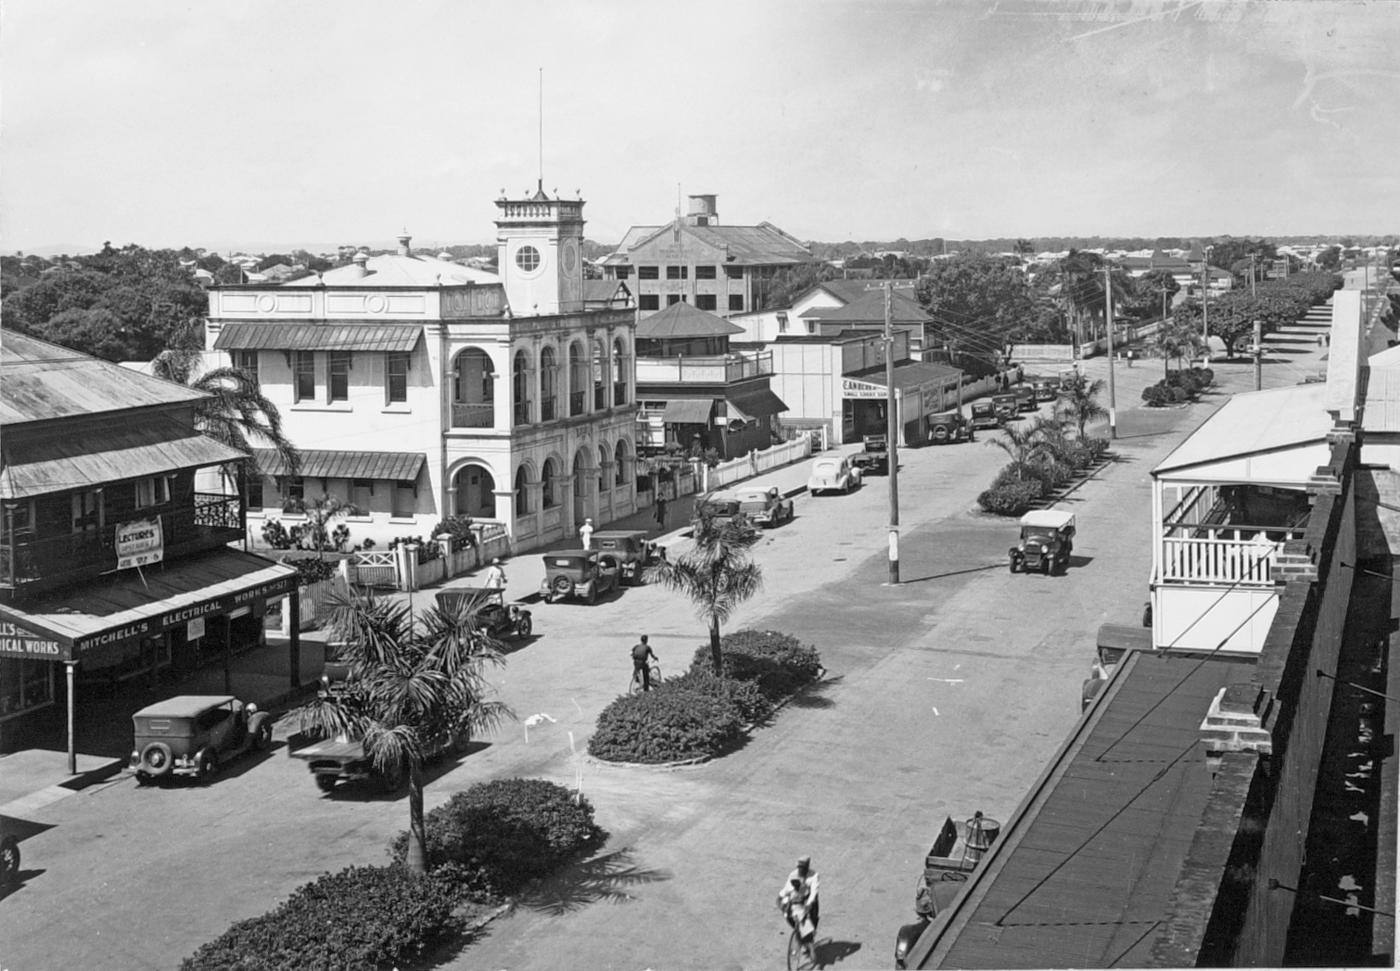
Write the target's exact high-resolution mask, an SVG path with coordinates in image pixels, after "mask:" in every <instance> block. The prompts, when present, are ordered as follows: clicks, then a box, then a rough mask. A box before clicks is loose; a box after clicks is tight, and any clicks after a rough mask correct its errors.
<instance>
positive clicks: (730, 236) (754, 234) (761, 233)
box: [603, 222, 812, 266]
mask: <svg viewBox="0 0 1400 971" xmlns="http://www.w3.org/2000/svg"><path fill="white" fill-rule="evenodd" d="M676 231H677V227H676V224H675V223H674V222H670V223H667V224H665V225H664V226H633V227H632V228H631V229H629V230H628V231H627V235H626V236H624V237H623V238H622V242H621V243H619V244H618V246H617V250H616V252H614V253H613V254H612V255H611V256H609V257H608V258H607V259H606V260H604V261H603V262H604V264H605V265H608V266H618V265H622V266H627V265H630V264H631V263H632V262H633V259H632V255H631V254H630V253H629V252H628V251H629V250H633V249H636V248H638V247H642V246H645V245H646V244H647V243H649V242H651V241H652V240H653V239H655V238H657V237H659V236H661V235H662V234H663V233H664V234H667V235H671V234H674V233H675V232H676ZM679 232H680V234H681V235H685V236H691V237H693V238H694V239H696V240H697V241H698V242H701V243H704V244H706V245H708V246H712V247H714V248H716V249H720V250H725V251H726V253H727V257H728V258H727V260H726V262H727V263H729V264H737V265H741V266H742V265H755V264H757V265H771V264H774V263H805V262H807V261H808V260H810V259H811V258H812V251H811V250H809V249H808V248H807V247H805V246H803V245H802V244H801V243H800V242H798V241H797V240H796V239H794V238H792V237H791V236H789V235H787V234H786V233H784V232H783V231H782V230H781V229H779V228H778V227H777V226H774V225H773V224H772V223H766V222H765V223H759V224H758V225H757V226H691V225H689V224H687V223H682V224H681V226H680V227H679ZM673 262H675V261H673Z"/></svg>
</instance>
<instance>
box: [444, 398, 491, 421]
mask: <svg viewBox="0 0 1400 971" xmlns="http://www.w3.org/2000/svg"><path fill="white" fill-rule="evenodd" d="M495 425H496V407H495V405H493V404H492V403H491V402H489V401H485V402H468V401H454V402H452V427H453V428H494V427H495Z"/></svg>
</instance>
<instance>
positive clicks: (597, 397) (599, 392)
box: [593, 384, 608, 411]
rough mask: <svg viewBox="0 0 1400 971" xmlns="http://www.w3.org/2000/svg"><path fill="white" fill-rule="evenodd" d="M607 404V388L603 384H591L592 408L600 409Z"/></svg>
mask: <svg viewBox="0 0 1400 971" xmlns="http://www.w3.org/2000/svg"><path fill="white" fill-rule="evenodd" d="M607 406H608V389H607V387H606V386H605V385H601V384H598V385H594V386H593V410H594V411H602V410H603V409H604V408H606V407H607Z"/></svg>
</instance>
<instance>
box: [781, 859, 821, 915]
mask: <svg viewBox="0 0 1400 971" xmlns="http://www.w3.org/2000/svg"><path fill="white" fill-rule="evenodd" d="M793 880H798V881H800V882H801V883H802V886H803V888H804V890H805V891H806V893H807V910H808V916H809V917H811V919H812V928H813V930H814V931H815V929H816V926H817V922H818V921H820V920H821V898H820V897H818V896H817V889H818V887H819V885H820V883H821V880H820V878H819V877H818V876H817V871H816V870H813V869H812V858H811V857H810V856H803V857H799V858H798V860H797V867H796V868H795V869H794V870H793V871H792V872H791V873H789V874H788V883H789V884H790V883H791V882H792V881H793Z"/></svg>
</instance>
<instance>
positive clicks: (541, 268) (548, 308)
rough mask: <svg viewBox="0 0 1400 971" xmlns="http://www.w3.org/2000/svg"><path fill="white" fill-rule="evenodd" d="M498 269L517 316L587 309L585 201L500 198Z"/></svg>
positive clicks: (539, 193)
mask: <svg viewBox="0 0 1400 971" xmlns="http://www.w3.org/2000/svg"><path fill="white" fill-rule="evenodd" d="M496 208H497V209H498V210H499V214H498V215H497V216H496V266H497V269H498V272H499V273H500V276H501V282H502V284H503V285H504V286H505V291H506V302H507V303H509V304H510V310H511V313H512V314H514V315H515V316H517V317H532V316H536V315H539V314H562V313H577V312H578V311H580V310H582V309H583V253H582V251H581V247H582V243H583V200H582V199H559V198H557V197H556V198H553V199H551V198H550V197H549V196H548V195H547V194H546V193H545V191H544V186H543V184H541V185H540V186H539V188H538V189H537V190H536V191H535V194H534V195H533V196H530V197H529V198H526V199H507V198H506V197H505V196H504V194H503V195H502V196H501V198H499V199H497V200H496Z"/></svg>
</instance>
